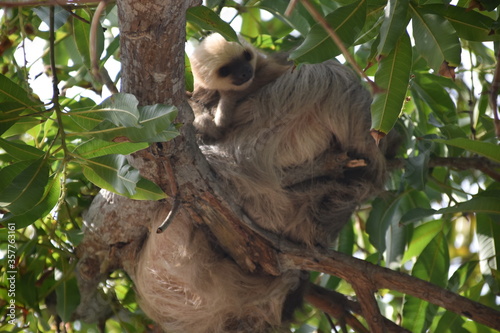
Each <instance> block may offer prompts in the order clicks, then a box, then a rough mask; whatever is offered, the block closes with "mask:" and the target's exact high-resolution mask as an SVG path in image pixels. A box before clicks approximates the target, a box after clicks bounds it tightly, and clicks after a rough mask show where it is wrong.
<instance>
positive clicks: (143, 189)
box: [83, 167, 167, 200]
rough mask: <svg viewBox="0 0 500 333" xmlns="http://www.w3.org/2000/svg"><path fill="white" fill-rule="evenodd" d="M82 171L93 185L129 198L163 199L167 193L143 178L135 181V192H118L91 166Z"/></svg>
mask: <svg viewBox="0 0 500 333" xmlns="http://www.w3.org/2000/svg"><path fill="white" fill-rule="evenodd" d="M83 173H84V175H85V177H87V179H88V180H90V181H91V182H92V183H94V184H95V185H97V186H99V187H100V188H103V189H106V190H108V191H110V192H113V193H116V194H120V195H123V196H126V197H127V198H130V199H135V200H161V199H165V198H166V197H167V195H166V194H165V193H164V192H163V191H162V190H161V188H160V187H159V186H158V185H156V184H155V183H153V182H152V181H150V180H147V179H145V178H142V177H141V178H140V179H139V181H138V182H137V183H136V186H135V192H134V193H133V194H131V193H128V192H119V191H117V189H115V188H114V187H113V186H112V185H111V184H110V183H109V182H108V181H106V180H105V179H104V178H103V177H101V175H100V174H99V173H97V172H95V171H94V169H93V168H85V167H84V169H83Z"/></svg>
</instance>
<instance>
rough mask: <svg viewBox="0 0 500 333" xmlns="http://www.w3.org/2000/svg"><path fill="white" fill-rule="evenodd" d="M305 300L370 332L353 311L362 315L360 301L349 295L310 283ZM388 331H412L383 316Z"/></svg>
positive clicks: (354, 327)
mask: <svg viewBox="0 0 500 333" xmlns="http://www.w3.org/2000/svg"><path fill="white" fill-rule="evenodd" d="M305 300H306V301H307V302H308V303H310V304H311V305H313V306H314V307H316V308H318V309H320V310H322V311H323V312H326V313H328V314H329V315H331V316H332V317H334V318H337V319H338V320H340V321H345V322H346V323H347V324H348V325H349V326H351V327H352V328H353V329H354V330H355V331H356V332H361V333H365V332H366V333H368V332H369V331H368V330H367V329H366V328H365V327H364V326H363V324H361V322H360V321H359V320H358V319H357V318H356V317H355V316H354V315H353V314H352V313H351V312H353V313H356V314H359V315H362V310H361V306H360V304H359V302H356V301H353V300H351V299H349V298H348V297H347V296H345V295H343V294H341V293H338V292H336V291H333V290H329V289H327V288H323V287H320V286H318V285H315V284H309V286H308V288H307V291H306V295H305ZM383 320H384V324H385V327H386V328H387V331H388V332H394V333H396V332H399V333H411V332H410V331H408V330H406V329H404V328H403V327H401V326H399V325H397V324H396V323H394V322H393V321H391V320H389V319H387V318H383Z"/></svg>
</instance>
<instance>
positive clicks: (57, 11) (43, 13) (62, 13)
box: [33, 6, 70, 30]
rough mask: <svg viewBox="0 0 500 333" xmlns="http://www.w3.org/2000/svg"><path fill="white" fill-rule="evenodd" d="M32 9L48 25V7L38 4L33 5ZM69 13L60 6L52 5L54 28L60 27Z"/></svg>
mask: <svg viewBox="0 0 500 333" xmlns="http://www.w3.org/2000/svg"><path fill="white" fill-rule="evenodd" d="M33 11H34V12H35V13H36V15H37V16H38V17H39V18H40V19H41V20H42V21H43V22H44V23H45V24H47V26H49V27H50V7H49V6H40V7H34V8H33ZM69 15H70V13H69V12H68V11H67V10H65V9H64V8H62V7H60V6H55V7H54V30H57V29H59V28H60V27H62V26H63V25H64V24H65V23H66V21H67V20H68V17H69Z"/></svg>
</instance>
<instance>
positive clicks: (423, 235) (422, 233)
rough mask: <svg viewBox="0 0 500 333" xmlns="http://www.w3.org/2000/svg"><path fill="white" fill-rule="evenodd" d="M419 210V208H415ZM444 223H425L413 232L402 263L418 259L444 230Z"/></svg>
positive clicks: (438, 221)
mask: <svg viewBox="0 0 500 333" xmlns="http://www.w3.org/2000/svg"><path fill="white" fill-rule="evenodd" d="M415 209H418V208H415ZM443 223H444V222H443V221H442V220H436V221H431V222H427V223H424V224H422V225H420V226H418V227H417V228H415V230H414V231H413V235H412V237H411V241H410V244H409V245H408V250H406V251H405V253H404V256H403V259H402V260H401V262H402V263H405V262H407V261H408V260H410V259H411V258H413V257H418V256H419V255H420V254H421V253H422V251H423V250H424V248H425V247H426V246H427V244H429V243H430V242H431V240H433V239H434V237H435V236H436V235H437V234H438V233H439V232H441V231H442V230H443Z"/></svg>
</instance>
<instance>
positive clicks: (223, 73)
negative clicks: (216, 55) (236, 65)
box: [219, 66, 231, 77]
mask: <svg viewBox="0 0 500 333" xmlns="http://www.w3.org/2000/svg"><path fill="white" fill-rule="evenodd" d="M229 74H231V68H230V67H229V66H222V67H221V68H219V75H220V76H221V77H226V76H229Z"/></svg>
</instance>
